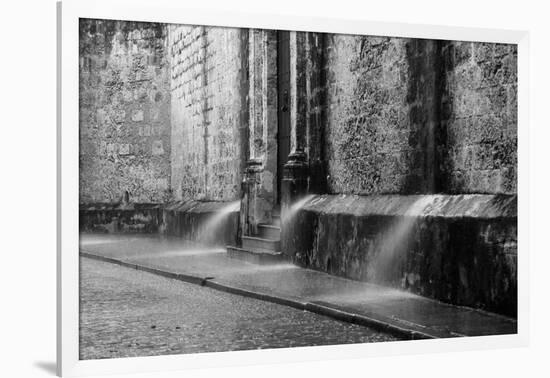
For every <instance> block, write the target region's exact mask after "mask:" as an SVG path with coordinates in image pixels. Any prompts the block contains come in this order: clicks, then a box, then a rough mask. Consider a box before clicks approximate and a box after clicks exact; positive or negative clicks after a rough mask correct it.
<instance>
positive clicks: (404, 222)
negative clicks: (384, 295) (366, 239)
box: [372, 196, 433, 281]
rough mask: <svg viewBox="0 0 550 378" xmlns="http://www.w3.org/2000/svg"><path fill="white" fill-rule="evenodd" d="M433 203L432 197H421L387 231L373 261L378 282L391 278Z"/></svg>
mask: <svg viewBox="0 0 550 378" xmlns="http://www.w3.org/2000/svg"><path fill="white" fill-rule="evenodd" d="M432 202H433V198H432V197H431V196H421V197H420V198H419V199H417V200H416V201H414V202H413V203H412V204H411V206H409V208H408V209H407V210H406V211H405V213H404V214H403V216H402V217H401V219H399V221H397V222H396V223H395V224H394V225H392V226H391V227H390V229H389V230H387V231H386V233H385V234H384V237H383V239H382V241H381V242H380V244H379V245H380V246H379V250H378V253H377V255H376V257H375V259H374V261H373V263H372V264H373V265H372V266H373V272H374V274H375V276H376V277H377V279H378V280H382V281H385V280H388V279H390V278H391V272H392V269H393V268H394V266H395V263H396V262H397V261H398V260H399V258H400V257H402V256H403V254H405V253H406V252H407V250H408V247H409V242H410V237H411V236H412V231H413V229H414V226H415V224H416V222H417V220H418V217H419V216H420V215H422V214H423V213H424V212H425V211H426V210H427V209H428V208H429V206H430V205H431V203H432Z"/></svg>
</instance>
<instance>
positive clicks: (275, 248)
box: [242, 236, 281, 252]
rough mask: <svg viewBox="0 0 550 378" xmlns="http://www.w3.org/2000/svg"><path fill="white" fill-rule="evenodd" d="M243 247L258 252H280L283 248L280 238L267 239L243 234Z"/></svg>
mask: <svg viewBox="0 0 550 378" xmlns="http://www.w3.org/2000/svg"><path fill="white" fill-rule="evenodd" d="M242 240H243V249H247V250H249V251H258V252H279V251H280V250H281V240H280V239H265V238H258V237H255V236H243V237H242Z"/></svg>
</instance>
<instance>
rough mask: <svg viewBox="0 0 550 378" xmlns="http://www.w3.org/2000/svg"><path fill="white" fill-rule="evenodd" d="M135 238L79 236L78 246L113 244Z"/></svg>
mask: <svg viewBox="0 0 550 378" xmlns="http://www.w3.org/2000/svg"><path fill="white" fill-rule="evenodd" d="M134 240H137V239H135V238H129V239H121V238H116V239H114V238H113V239H107V238H88V237H81V238H80V241H79V245H80V246H86V245H101V244H115V243H123V242H124V243H126V242H130V241H134Z"/></svg>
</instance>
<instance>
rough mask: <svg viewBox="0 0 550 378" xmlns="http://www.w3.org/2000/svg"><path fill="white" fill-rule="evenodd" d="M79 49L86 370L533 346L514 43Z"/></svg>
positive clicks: (194, 36) (144, 31) (239, 36)
mask: <svg viewBox="0 0 550 378" xmlns="http://www.w3.org/2000/svg"><path fill="white" fill-rule="evenodd" d="M78 44H79V62H78V68H79V83H78V88H79V94H78V100H79V109H78V111H79V113H78V114H79V125H78V126H79V177H78V182H79V275H80V276H79V288H78V290H79V327H78V328H79V350H78V355H79V359H81V360H93V359H112V358H122V357H143V356H155V355H174V354H191V353H208V352H225V351H241V350H256V349H277V348H294V347H308V346H324V345H343V344H363V343H391V342H396V341H406V340H409V341H414V340H424V339H450V338H464V337H473V336H491V335H511V334H516V333H517V330H518V327H517V316H518V279H517V276H518V274H517V271H518V263H517V260H518V242H517V241H518V235H517V234H518V224H517V218H518V217H517V213H518V210H517V197H518V196H517V188H518V183H517V182H518V163H517V161H518V153H517V151H518V143H517V140H518V137H517V135H518V121H517V120H518V100H517V99H518V95H517V94H518V79H517V78H518V74H517V72H518V68H517V67H518V48H517V45H516V44H508V43H492V42H476V41H457V40H445V39H419V38H403V37H393V36H380V35H376V36H375V35H351V34H338V33H329V32H309V31H308V32H305V31H294V30H272V29H250V28H237V27H223V26H203V25H179V24H168V23H152V22H137V21H129V20H107V19H91V18H81V19H80V21H79V36H78Z"/></svg>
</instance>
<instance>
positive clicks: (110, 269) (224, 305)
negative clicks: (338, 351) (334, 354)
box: [80, 258, 397, 359]
mask: <svg viewBox="0 0 550 378" xmlns="http://www.w3.org/2000/svg"><path fill="white" fill-rule="evenodd" d="M80 261H81V288H80V311H81V312H80V359H97V358H115V357H135V356H151V355H162V354H180V353H200V352H219V351H231V350H249V349H268V348H288V347H294V346H313V345H331V344H346V343H366V342H380V341H392V340H397V339H396V338H395V337H393V336H391V335H387V334H383V333H380V332H377V331H374V330H372V329H370V328H367V327H361V326H357V325H353V324H348V323H343V322H339V321H336V320H333V319H330V318H328V317H324V316H320V315H316V314H313V313H309V312H303V311H299V310H296V309H293V308H289V307H286V306H281V305H277V304H273V303H268V302H263V301H259V300H255V299H251V298H245V297H241V296H236V295H232V294H228V293H222V292H218V291H215V290H212V289H209V288H205V287H200V286H196V285H192V284H188V283H184V282H180V281H175V280H171V279H167V278H163V277H158V276H155V275H152V274H149V273H145V272H141V271H137V270H133V269H129V268H125V267H120V266H117V265H113V264H110V263H104V262H98V261H94V260H90V259H86V258H81V260H80Z"/></svg>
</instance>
